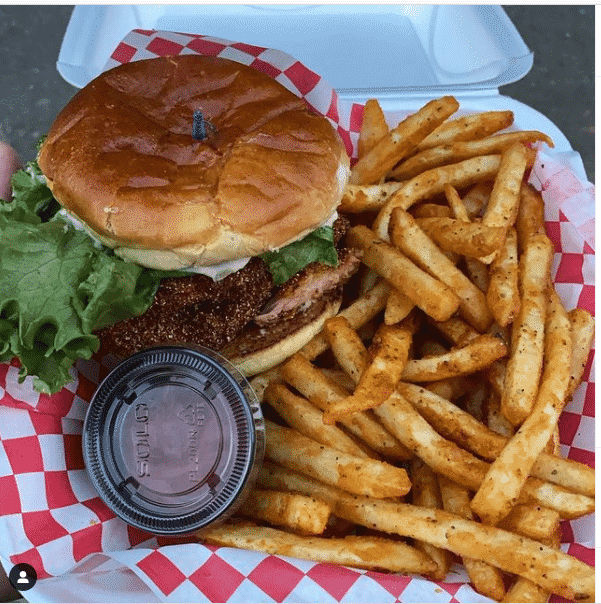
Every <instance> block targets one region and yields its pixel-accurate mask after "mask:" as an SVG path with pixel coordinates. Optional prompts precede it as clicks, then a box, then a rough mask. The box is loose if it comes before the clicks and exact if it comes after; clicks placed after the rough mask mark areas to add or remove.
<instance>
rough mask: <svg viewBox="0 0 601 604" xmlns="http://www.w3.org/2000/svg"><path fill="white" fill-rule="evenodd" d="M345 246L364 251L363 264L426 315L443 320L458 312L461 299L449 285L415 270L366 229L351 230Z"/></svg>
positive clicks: (419, 270)
mask: <svg viewBox="0 0 601 604" xmlns="http://www.w3.org/2000/svg"><path fill="white" fill-rule="evenodd" d="M347 243H348V245H349V246H351V247H357V248H360V249H361V250H363V252H364V253H363V259H362V260H363V263H364V264H366V265H367V266H369V267H370V268H372V269H374V270H375V271H377V272H378V274H380V275H381V276H382V277H384V278H385V279H386V280H387V281H389V282H390V283H391V284H392V285H393V286H394V287H395V288H396V289H397V290H399V291H400V292H402V293H403V294H405V295H406V296H407V297H408V298H409V299H410V300H411V301H412V302H414V303H415V305H416V306H418V307H419V308H421V309H422V310H423V311H424V312H425V313H426V314H428V315H430V316H432V317H434V318H435V319H437V320H439V321H444V320H446V319H448V318H449V317H450V316H451V315H452V314H454V313H455V311H456V310H457V309H458V307H459V302H460V300H459V298H458V297H457V295H456V294H455V293H454V292H453V291H452V290H451V289H450V288H449V287H448V286H446V285H444V283H442V282H441V281H439V280H438V279H435V278H434V277H432V276H430V275H429V274H428V273H426V272H424V271H423V270H421V269H420V268H418V267H417V266H416V265H415V264H414V263H413V262H411V260H409V259H408V258H407V257H406V256H405V255H404V254H402V253H401V252H399V251H398V250H397V249H396V248H394V247H393V246H392V245H390V244H389V243H386V242H385V241H382V240H381V239H379V238H378V237H377V236H376V235H375V233H374V232H373V231H371V230H370V229H368V228H367V227H364V226H362V225H358V226H355V227H352V228H351V229H350V231H349V233H348V235H347Z"/></svg>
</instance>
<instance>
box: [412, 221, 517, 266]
mask: <svg viewBox="0 0 601 604" xmlns="http://www.w3.org/2000/svg"><path fill="white" fill-rule="evenodd" d="M416 222H417V224H418V225H419V227H420V228H421V229H422V230H423V231H424V232H425V233H426V234H427V235H428V237H430V238H431V239H432V240H433V241H435V242H436V244H437V245H438V246H440V248H441V249H443V250H447V251H449V252H456V253H458V254H461V255H463V256H468V257H469V258H480V257H481V256H483V255H485V254H491V253H493V252H494V251H497V250H499V249H500V248H501V246H502V244H503V240H504V238H505V229H504V228H503V227H490V226H487V225H485V224H482V223H479V222H463V221H460V220H457V219H454V218H444V217H439V218H438V217H433V218H417V219H416Z"/></svg>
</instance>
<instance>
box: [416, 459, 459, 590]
mask: <svg viewBox="0 0 601 604" xmlns="http://www.w3.org/2000/svg"><path fill="white" fill-rule="evenodd" d="M409 468H410V474H411V483H412V485H413V487H412V489H411V502H412V503H413V505H416V506H421V507H425V508H434V509H441V508H442V497H441V494H440V489H439V487H438V480H437V478H436V474H435V473H434V472H433V471H432V470H431V469H430V468H429V467H428V466H427V465H426V464H425V463H424V462H423V461H422V460H421V459H419V457H414V458H413V459H412V460H411V462H410V466H409ZM414 546H415V547H416V548H417V549H419V550H421V551H422V552H424V554H426V555H427V556H429V557H430V558H431V559H432V560H433V561H434V563H435V564H436V571H434V572H433V573H431V576H432V578H433V579H434V580H435V581H443V580H444V578H445V577H446V576H447V573H448V572H449V569H450V568H451V556H450V553H449V551H448V550H446V549H442V548H440V547H436V546H435V545H431V544H430V543H424V542H423V541H416V542H415V543H414Z"/></svg>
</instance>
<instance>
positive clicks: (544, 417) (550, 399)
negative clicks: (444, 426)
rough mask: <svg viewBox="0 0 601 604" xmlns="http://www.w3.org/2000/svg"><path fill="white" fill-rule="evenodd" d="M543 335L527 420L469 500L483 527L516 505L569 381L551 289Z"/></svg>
mask: <svg viewBox="0 0 601 604" xmlns="http://www.w3.org/2000/svg"><path fill="white" fill-rule="evenodd" d="M550 294H551V295H550V301H549V310H548V316H547V321H546V333H545V370H544V372H543V376H542V380H541V385H540V389H539V391H538V394H537V397H536V402H535V403H534V407H533V409H532V412H531V413H530V415H529V416H528V417H527V418H526V419H525V421H524V423H523V424H522V425H521V426H520V429H519V430H518V431H517V432H516V434H515V435H514V436H512V437H511V438H510V440H509V441H508V442H507V444H506V445H505V447H504V448H503V451H501V453H500V455H499V456H498V457H497V459H496V460H495V461H494V462H493V464H492V465H491V467H490V468H489V470H488V472H487V475H486V478H485V479H484V482H483V483H482V485H481V486H480V488H479V489H478V492H477V493H476V495H475V496H474V498H473V500H472V509H473V510H474V512H475V513H476V514H478V516H479V517H480V518H481V519H482V520H483V521H484V522H486V523H487V524H493V525H494V524H497V523H498V522H499V521H500V520H501V519H502V518H504V517H505V516H506V515H507V514H508V513H509V510H510V509H511V506H512V505H513V503H514V502H515V501H516V500H517V498H518V496H519V494H520V491H521V489H522V487H523V485H524V483H525V482H526V478H527V477H528V475H529V474H530V471H531V469H532V466H533V465H534V463H535V461H536V459H537V457H538V456H539V455H540V453H541V452H542V451H543V449H544V448H545V445H546V444H547V442H548V440H549V438H551V436H552V434H553V430H554V429H555V427H556V425H557V422H558V421H559V415H560V414H561V412H562V410H563V406H564V403H565V399H566V393H567V390H568V383H569V380H570V363H571V359H572V339H571V336H570V321H569V319H568V315H567V313H566V311H565V309H564V307H563V304H562V303H561V301H560V299H559V296H557V294H556V293H555V290H553V289H551V290H550Z"/></svg>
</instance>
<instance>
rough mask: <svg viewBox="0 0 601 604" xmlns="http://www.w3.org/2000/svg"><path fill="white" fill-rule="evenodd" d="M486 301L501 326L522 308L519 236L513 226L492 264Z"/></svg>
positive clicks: (509, 321) (511, 319) (508, 321)
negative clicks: (519, 283) (519, 274)
mask: <svg viewBox="0 0 601 604" xmlns="http://www.w3.org/2000/svg"><path fill="white" fill-rule="evenodd" d="M486 301H487V303H488V307H489V308H490V311H491V312H492V314H493V316H494V318H495V321H496V322H497V324H498V325H500V326H501V327H505V326H506V325H509V323H511V322H512V321H513V319H514V317H515V316H516V315H517V313H518V311H519V309H520V292H519V288H518V238H517V233H516V231H515V229H513V228H511V229H509V230H508V231H507V236H506V237H505V243H504V244H503V246H502V247H501V250H500V252H499V254H498V255H497V257H496V258H495V259H494V260H493V261H492V263H491V265H490V272H489V281H488V290H487V292H486Z"/></svg>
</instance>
